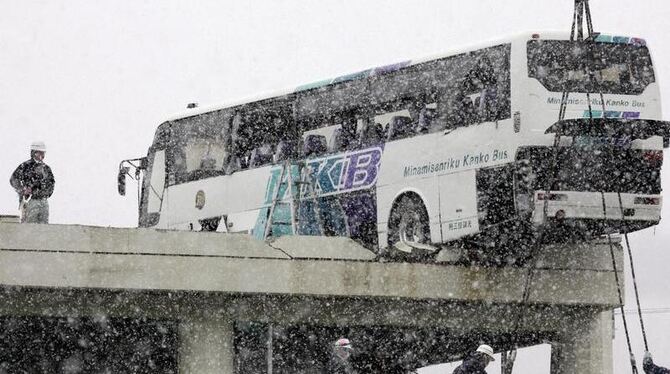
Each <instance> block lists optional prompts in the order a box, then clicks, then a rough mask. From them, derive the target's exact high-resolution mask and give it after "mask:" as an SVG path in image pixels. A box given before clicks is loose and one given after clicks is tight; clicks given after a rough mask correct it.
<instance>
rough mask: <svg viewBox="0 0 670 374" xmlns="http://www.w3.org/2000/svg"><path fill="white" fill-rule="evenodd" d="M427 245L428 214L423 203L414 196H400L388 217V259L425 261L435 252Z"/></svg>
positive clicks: (428, 230)
mask: <svg viewBox="0 0 670 374" xmlns="http://www.w3.org/2000/svg"><path fill="white" fill-rule="evenodd" d="M429 243H430V227H429V225H428V212H427V211H426V207H425V206H424V204H423V201H421V198H419V197H418V196H417V195H415V194H405V195H403V196H401V197H400V198H399V199H398V200H397V201H396V203H395V204H394V206H393V209H392V210H391V215H390V217H389V236H388V248H387V255H388V257H391V258H394V259H402V260H411V259H417V260H420V259H426V258H428V257H430V256H431V254H433V253H434V252H435V248H434V247H432V246H431V245H430V244H429Z"/></svg>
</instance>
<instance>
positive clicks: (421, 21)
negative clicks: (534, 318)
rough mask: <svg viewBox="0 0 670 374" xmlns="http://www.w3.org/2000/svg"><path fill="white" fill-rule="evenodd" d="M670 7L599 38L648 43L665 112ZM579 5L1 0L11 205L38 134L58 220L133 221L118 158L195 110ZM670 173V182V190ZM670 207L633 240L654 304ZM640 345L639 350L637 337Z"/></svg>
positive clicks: (1, 119)
mask: <svg viewBox="0 0 670 374" xmlns="http://www.w3.org/2000/svg"><path fill="white" fill-rule="evenodd" d="M669 4H670V3H668V2H667V1H664V0H642V1H638V2H631V1H624V0H609V1H605V0H592V4H591V8H592V12H593V17H594V27H595V29H596V31H603V32H607V33H611V34H617V35H629V36H640V37H643V38H645V39H646V40H647V42H648V43H649V46H650V49H651V51H652V55H653V58H654V61H655V64H656V67H657V79H658V81H659V82H660V85H661V91H662V95H663V98H664V99H663V104H664V107H665V108H669V107H670V102H669V100H668V98H670V45H669V43H667V40H665V38H667V35H668V34H669V31H670V26H669V25H668V20H669V19H670V5H669ZM572 6H573V3H572V0H560V1H559V0H554V1H546V0H545V1H537V0H536V1H531V0H510V1H500V0H479V1H475V0H472V1H463V0H459V1H445V0H441V1H437V0H436V1H389V0H386V1H361V0H358V1H326V0H320V1H318V2H316V1H307V0H305V1H289V0H274V1H272V0H268V1H222V0H215V1H214V0H213V1H198V2H192V1H188V2H187V1H169V0H153V1H140V0H133V1H130V0H126V1H121V0H114V1H111V0H109V1H100V0H98V1H90V0H68V1H64V0H50V1H28V0H15V1H12V0H0V9H2V12H0V130H2V132H1V134H2V135H1V136H0V149H1V150H2V156H0V160H1V162H0V214H13V213H16V211H17V198H16V195H15V194H14V192H13V190H12V189H11V188H10V186H9V184H8V182H7V181H8V180H9V176H10V174H11V172H12V171H13V170H14V168H15V167H16V166H17V165H18V164H19V163H20V162H22V161H24V160H26V159H27V158H28V146H29V144H30V142H31V141H33V140H43V141H45V142H46V144H47V147H48V152H47V158H46V161H47V163H48V164H50V165H51V167H52V169H53V171H54V173H55V176H56V190H55V193H54V196H53V198H52V199H51V200H50V203H51V222H52V223H78V224H92V225H103V226H107V225H109V226H134V225H136V221H137V213H136V208H137V205H136V200H135V198H134V196H133V195H132V194H129V196H128V197H126V198H121V197H120V196H118V195H117V194H116V178H115V177H116V172H117V167H118V162H119V161H120V160H122V159H125V158H131V157H140V156H143V155H146V151H147V148H148V147H149V145H150V144H151V141H152V138H153V134H154V131H155V129H156V126H157V125H158V124H159V123H160V122H161V121H163V120H164V119H165V118H167V117H168V116H169V115H170V114H172V113H174V112H179V111H182V110H183V109H184V107H185V105H186V103H188V102H194V101H195V102H199V103H200V104H201V105H208V104H216V103H219V102H223V101H228V100H231V99H235V98H240V97H245V96H250V95H255V94H257V93H260V92H265V91H272V90H277V89H282V88H287V87H294V86H296V85H299V84H303V83H309V82H312V81H316V80H320V79H323V78H329V77H334V76H337V75H340V74H343V73H349V72H354V71H358V70H361V69H363V68H368V67H372V66H378V65H384V64H388V63H393V62H398V61H404V60H407V59H412V58H417V57H422V56H427V55H432V54H435V53H440V52H444V51H447V50H450V49H452V48H453V47H456V46H464V45H468V44H474V43H479V42H481V41H483V40H486V39H491V38H497V37H499V36H503V35H509V34H515V33H518V32H525V31H536V30H537V31H541V30H556V29H562V30H567V29H568V28H569V27H570V22H571V15H572ZM665 113H666V116H665V118H666V119H670V118H669V117H668V115H667V113H668V111H667V109H666V110H665ZM665 161H666V167H665V168H664V172H665V173H670V169H668V167H667V163H668V157H667V156H666V158H665ZM668 180H669V177H668V175H667V174H666V175H664V183H663V185H664V187H665V190H666V191H667V190H670V185H669V183H668ZM665 206H666V209H665V211H664V216H665V217H666V220H664V221H663V222H662V223H661V224H660V225H659V226H657V227H656V228H654V229H649V230H645V231H643V232H640V233H636V234H634V235H632V246H633V249H634V254H635V256H636V261H637V262H636V266H637V270H638V278H639V282H640V287H641V296H642V298H643V308H656V307H670V293H669V292H668V281H667V280H666V279H665V276H664V275H665V273H666V263H667V261H668V259H670V254H668V253H667V251H666V248H667V247H668V246H667V244H665V243H668V242H670V231H669V230H668V229H669V228H670V223H669V222H670V221H669V220H668V218H667V217H670V215H669V214H670V212H669V211H668V210H669V208H667V207H668V204H666V205H665ZM631 295H632V292H628V296H631ZM629 300H631V301H632V299H630V298H629ZM632 305H633V304H631V303H630V302H629V306H628V307H629V308H631V307H632ZM634 317H635V316H634V315H632V316H631V317H630V319H631V321H632V323H631V325H632V329H633V330H634V332H635V333H636V334H637V335H639V333H638V330H639V329H638V326H637V323H636V322H635V321H636V318H634ZM647 323H648V324H649V326H647V329H648V332H649V338H650V345H651V347H652V350H654V351H656V352H657V356H658V357H657V358H658V360H657V361H659V362H661V363H665V364H666V365H670V356H666V357H663V356H662V353H664V352H668V351H670V337H668V335H669V334H667V332H668V331H669V328H670V314H654V315H650V316H649V318H648V322H647ZM621 338H622V333H621V331H620V330H617V339H616V341H615V352H617V359H616V366H617V373H624V372H628V370H630V369H629V368H628V367H627V362H626V354H625V352H626V347H625V341H624V340H622V339H621ZM634 344H635V347H636V351H637V352H641V350H642V348H641V347H642V345H641V343H640V342H639V339H638V338H637V337H634ZM640 355H641V353H640ZM546 359H547V360H548V357H547V358H546ZM547 365H548V364H547Z"/></svg>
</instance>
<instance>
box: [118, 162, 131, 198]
mask: <svg viewBox="0 0 670 374" xmlns="http://www.w3.org/2000/svg"><path fill="white" fill-rule="evenodd" d="M129 169H130V168H128V167H120V168H119V175H118V176H117V177H116V182H117V189H118V191H119V195H121V196H126V174H128V170H129Z"/></svg>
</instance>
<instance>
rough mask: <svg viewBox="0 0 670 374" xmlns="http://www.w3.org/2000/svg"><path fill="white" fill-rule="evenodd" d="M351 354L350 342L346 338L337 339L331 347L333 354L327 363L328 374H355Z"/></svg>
mask: <svg viewBox="0 0 670 374" xmlns="http://www.w3.org/2000/svg"><path fill="white" fill-rule="evenodd" d="M352 352H353V347H352V346H351V342H350V341H349V339H347V338H340V339H337V341H336V342H335V344H334V345H333V353H332V356H331V358H330V362H329V363H328V373H329V374H355V373H356V371H355V370H354V368H353V366H352V364H351V362H350V358H351V353H352Z"/></svg>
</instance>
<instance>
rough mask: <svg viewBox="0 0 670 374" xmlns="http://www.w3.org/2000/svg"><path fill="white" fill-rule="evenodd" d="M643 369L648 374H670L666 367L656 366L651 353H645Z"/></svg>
mask: <svg viewBox="0 0 670 374" xmlns="http://www.w3.org/2000/svg"><path fill="white" fill-rule="evenodd" d="M642 368H643V369H644V372H645V373H647V374H670V370H669V369H666V368H664V367H660V366H656V365H654V359H653V358H652V357H651V353H650V352H644V359H642Z"/></svg>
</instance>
